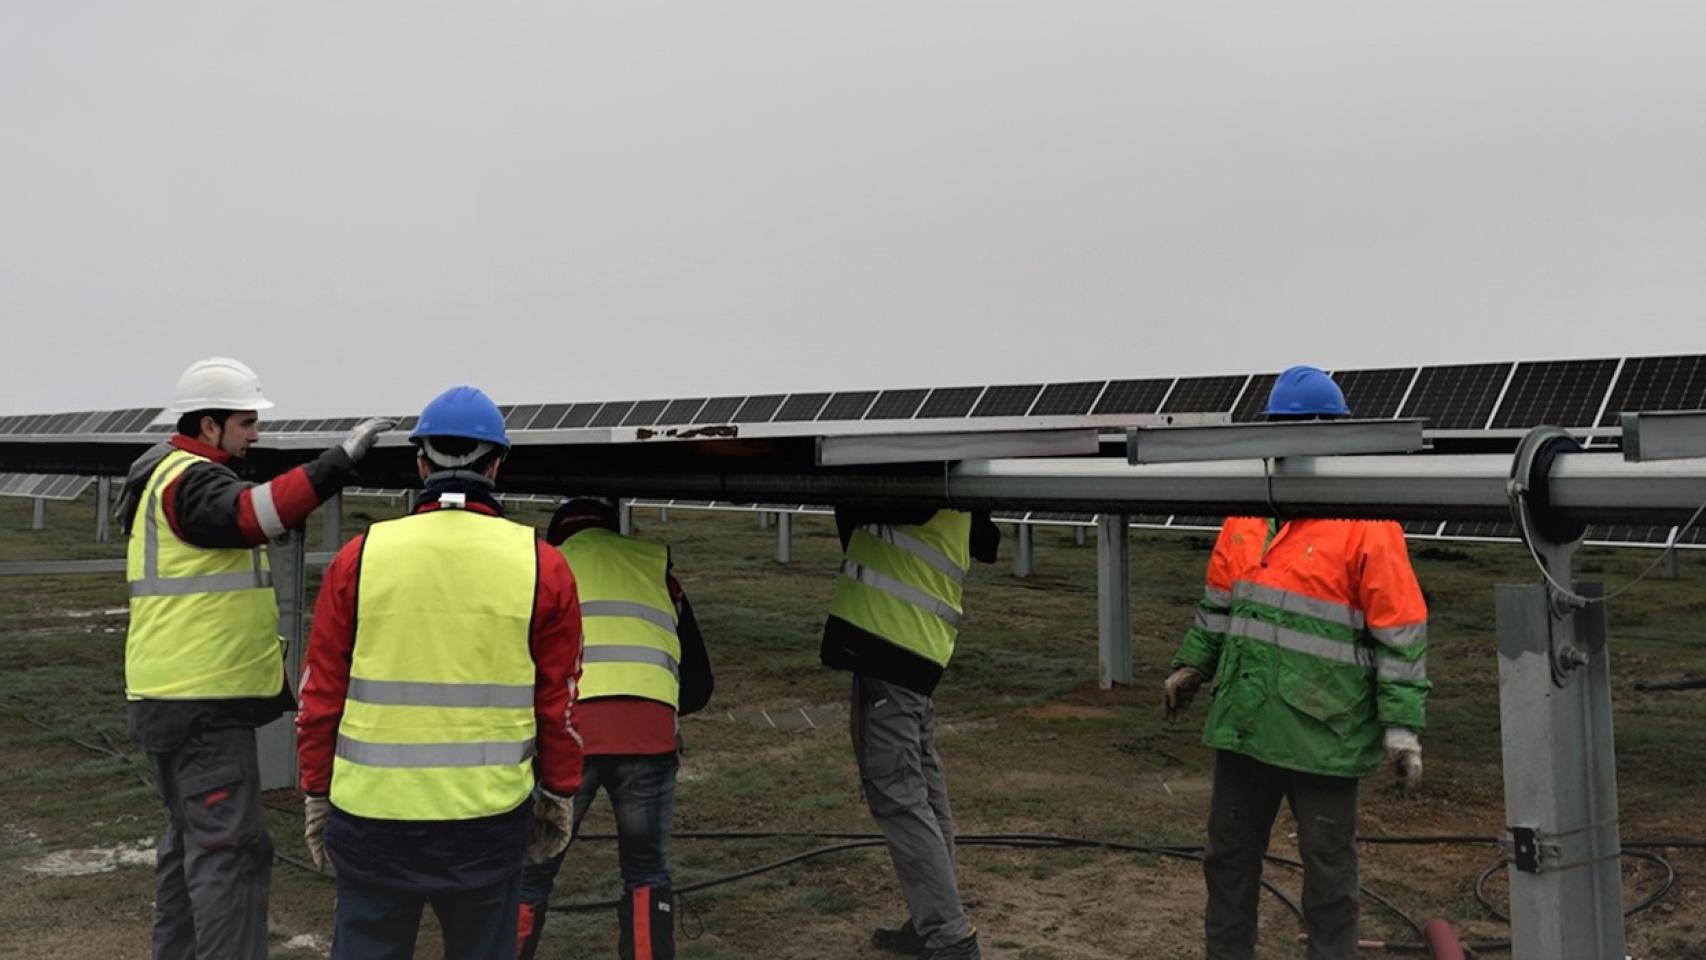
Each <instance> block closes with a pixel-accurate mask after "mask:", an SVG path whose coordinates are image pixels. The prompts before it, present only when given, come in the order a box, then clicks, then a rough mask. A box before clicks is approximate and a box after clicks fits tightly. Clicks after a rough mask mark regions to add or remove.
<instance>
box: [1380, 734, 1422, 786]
mask: <svg viewBox="0 0 1706 960" xmlns="http://www.w3.org/2000/svg"><path fill="white" fill-rule="evenodd" d="M1386 759H1388V760H1390V761H1392V772H1393V774H1395V775H1396V776H1397V778H1398V789H1400V790H1402V791H1404V792H1405V793H1414V792H1415V791H1416V788H1417V787H1420V786H1421V785H1422V741H1421V739H1420V738H1419V737H1417V736H1416V731H1414V730H1411V729H1410V728H1409V727H1387V728H1386Z"/></svg>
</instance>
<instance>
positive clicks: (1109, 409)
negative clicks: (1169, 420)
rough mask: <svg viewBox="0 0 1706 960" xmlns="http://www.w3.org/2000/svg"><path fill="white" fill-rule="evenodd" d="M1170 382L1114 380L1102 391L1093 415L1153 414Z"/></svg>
mask: <svg viewBox="0 0 1706 960" xmlns="http://www.w3.org/2000/svg"><path fill="white" fill-rule="evenodd" d="M1172 385H1173V381H1172V380H1114V381H1111V382H1109V384H1108V388H1107V389H1106V390H1103V391H1102V398H1101V399H1100V400H1097V401H1096V409H1095V410H1093V411H1092V412H1093V413H1154V412H1155V411H1156V410H1159V409H1160V408H1161V398H1162V397H1165V396H1166V395H1167V388H1168V387H1171V386H1172Z"/></svg>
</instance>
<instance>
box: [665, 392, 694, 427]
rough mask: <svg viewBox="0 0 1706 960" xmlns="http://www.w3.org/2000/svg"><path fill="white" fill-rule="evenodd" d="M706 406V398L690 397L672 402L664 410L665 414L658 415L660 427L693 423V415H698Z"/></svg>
mask: <svg viewBox="0 0 1706 960" xmlns="http://www.w3.org/2000/svg"><path fill="white" fill-rule="evenodd" d="M704 405H705V398H704V397H688V398H686V399H681V400H671V401H670V402H669V406H667V407H664V408H663V413H661V414H658V425H659V426H665V425H671V424H682V423H692V422H693V415H694V414H696V413H698V412H699V408H700V407H703V406H704Z"/></svg>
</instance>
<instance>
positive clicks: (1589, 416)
mask: <svg viewBox="0 0 1706 960" xmlns="http://www.w3.org/2000/svg"><path fill="white" fill-rule="evenodd" d="M1616 370H1617V361H1616V360H1553V361H1547V362H1543V363H1521V364H1518V365H1517V368H1516V376H1514V377H1512V378H1511V385H1510V388H1509V389H1507V390H1506V391H1505V400H1504V402H1503V403H1501V404H1499V412H1498V415H1497V416H1496V417H1494V419H1493V426H1494V427H1496V428H1497V427H1532V426H1537V425H1539V424H1542V423H1550V424H1554V425H1556V426H1560V427H1583V426H1588V425H1591V424H1592V423H1593V422H1594V421H1595V420H1596V419H1597V418H1598V417H1599V407H1600V404H1601V403H1603V402H1604V401H1605V391H1606V388H1607V387H1609V386H1611V375H1612V374H1613V373H1614V372H1616Z"/></svg>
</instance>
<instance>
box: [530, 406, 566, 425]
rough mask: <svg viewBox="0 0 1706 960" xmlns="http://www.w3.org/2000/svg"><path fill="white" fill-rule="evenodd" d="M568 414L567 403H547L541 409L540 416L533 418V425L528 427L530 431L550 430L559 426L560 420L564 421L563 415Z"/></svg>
mask: <svg viewBox="0 0 1706 960" xmlns="http://www.w3.org/2000/svg"><path fill="white" fill-rule="evenodd" d="M568 412H569V405H568V404H566V403H547V404H545V405H544V406H543V407H540V408H539V414H538V415H537V416H535V417H534V418H533V423H531V424H530V425H529V426H528V429H529V430H549V429H551V428H552V427H554V426H556V425H557V421H558V420H561V419H563V414H565V413H568Z"/></svg>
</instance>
